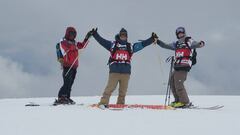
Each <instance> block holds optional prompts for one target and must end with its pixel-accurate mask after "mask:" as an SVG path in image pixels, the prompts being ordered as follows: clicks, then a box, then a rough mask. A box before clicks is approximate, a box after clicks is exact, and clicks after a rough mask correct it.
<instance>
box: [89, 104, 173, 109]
mask: <svg viewBox="0 0 240 135" xmlns="http://www.w3.org/2000/svg"><path fill="white" fill-rule="evenodd" d="M90 107H92V108H99V109H102V110H105V109H108V110H124V109H150V110H174V109H175V108H173V107H171V106H165V105H143V104H125V105H120V104H109V105H106V106H104V105H100V106H99V105H98V104H92V105H90Z"/></svg>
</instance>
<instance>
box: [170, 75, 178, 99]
mask: <svg viewBox="0 0 240 135" xmlns="http://www.w3.org/2000/svg"><path fill="white" fill-rule="evenodd" d="M174 72H175V71H174ZM174 72H173V73H172V74H171V77H170V89H171V90H172V93H173V96H174V99H175V101H174V102H178V101H179V97H178V95H177V92H176V88H175V83H174Z"/></svg>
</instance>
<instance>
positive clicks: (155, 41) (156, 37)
mask: <svg viewBox="0 0 240 135" xmlns="http://www.w3.org/2000/svg"><path fill="white" fill-rule="evenodd" d="M151 37H152V39H153V40H154V41H153V43H154V44H156V43H157V40H158V36H157V34H156V33H154V32H153V33H152V36H151Z"/></svg>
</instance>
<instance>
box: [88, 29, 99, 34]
mask: <svg viewBox="0 0 240 135" xmlns="http://www.w3.org/2000/svg"><path fill="white" fill-rule="evenodd" d="M97 30H98V28H93V29H92V30H91V31H90V32H91V33H92V35H93V34H95V33H96V32H97Z"/></svg>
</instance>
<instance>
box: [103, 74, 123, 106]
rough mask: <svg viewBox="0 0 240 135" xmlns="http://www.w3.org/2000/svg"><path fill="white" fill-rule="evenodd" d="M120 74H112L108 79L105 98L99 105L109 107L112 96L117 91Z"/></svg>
mask: <svg viewBox="0 0 240 135" xmlns="http://www.w3.org/2000/svg"><path fill="white" fill-rule="evenodd" d="M119 75H120V74H119V73H110V74H109V77H108V83H107V86H106V88H105V90H104V93H103V96H102V98H101V100H100V102H99V105H101V104H103V105H107V104H109V99H110V96H111V95H112V92H113V91H114V90H115V89H116V87H117V84H118V81H119Z"/></svg>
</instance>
